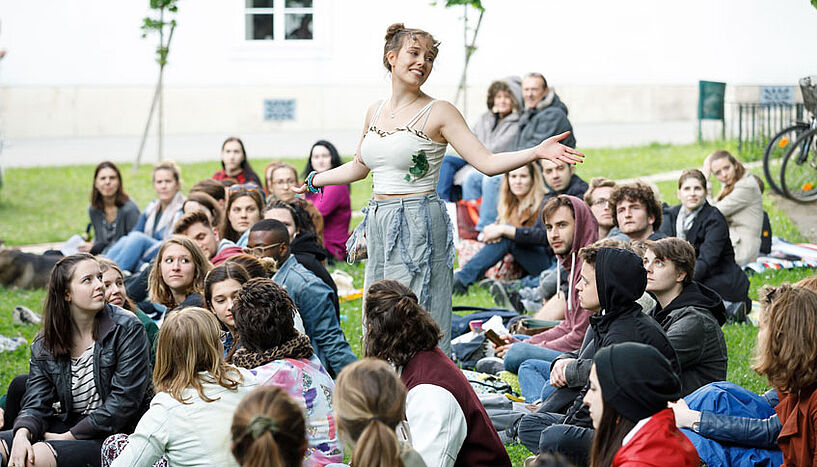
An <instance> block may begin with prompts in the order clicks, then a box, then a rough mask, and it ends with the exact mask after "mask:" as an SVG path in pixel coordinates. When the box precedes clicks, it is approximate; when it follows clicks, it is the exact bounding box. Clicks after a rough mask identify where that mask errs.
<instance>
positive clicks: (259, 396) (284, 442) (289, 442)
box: [230, 386, 307, 467]
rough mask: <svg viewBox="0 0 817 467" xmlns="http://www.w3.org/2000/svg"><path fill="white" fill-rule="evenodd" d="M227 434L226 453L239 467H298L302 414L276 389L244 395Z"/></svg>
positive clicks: (303, 441)
mask: <svg viewBox="0 0 817 467" xmlns="http://www.w3.org/2000/svg"><path fill="white" fill-rule="evenodd" d="M230 432H231V433H232V439H233V442H232V446H231V447H230V451H232V453H233V456H235V460H236V461H238V463H239V464H240V465H242V466H243V467H300V466H301V465H302V464H301V462H302V460H303V458H304V452H306V447H307V442H306V424H305V423H304V414H303V410H302V409H301V408H300V407H299V406H298V404H297V403H296V402H295V401H294V400H293V399H292V398H291V397H289V395H288V394H287V393H286V391H284V390H283V389H281V388H279V387H278V386H262V387H259V388H258V389H256V390H255V391H253V392H251V393H250V394H248V395H247V397H245V398H244V399H243V400H242V401H241V403H240V404H238V407H237V408H236V409H235V414H234V415H233V424H232V427H230ZM303 465H307V464H303Z"/></svg>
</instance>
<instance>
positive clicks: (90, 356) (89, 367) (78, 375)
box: [71, 344, 102, 415]
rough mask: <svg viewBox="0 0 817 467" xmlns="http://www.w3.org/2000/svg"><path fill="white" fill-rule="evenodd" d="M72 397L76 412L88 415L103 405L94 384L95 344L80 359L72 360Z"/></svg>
mask: <svg viewBox="0 0 817 467" xmlns="http://www.w3.org/2000/svg"><path fill="white" fill-rule="evenodd" d="M71 395H72V396H73V398H74V412H76V413H80V414H82V415H88V414H89V413H91V412H93V411H94V410H96V408H97V407H99V406H100V405H102V400H101V399H100V397H99V393H98V392H97V390H96V384H95V383H94V344H91V346H90V347H88V348H87V349H85V352H82V355H80V356H79V357H78V358H72V359H71Z"/></svg>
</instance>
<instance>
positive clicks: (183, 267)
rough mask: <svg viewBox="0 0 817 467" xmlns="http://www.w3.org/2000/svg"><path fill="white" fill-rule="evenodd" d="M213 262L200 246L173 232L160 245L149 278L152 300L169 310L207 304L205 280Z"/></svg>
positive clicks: (149, 290)
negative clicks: (204, 293)
mask: <svg viewBox="0 0 817 467" xmlns="http://www.w3.org/2000/svg"><path fill="white" fill-rule="evenodd" d="M212 268H213V265H212V264H210V261H208V260H207V256H205V255H204V252H203V251H202V250H201V248H199V245H198V244H197V243H196V242H194V241H193V240H191V239H190V238H189V237H185V236H184V235H173V236H172V237H170V238H169V239H167V240H166V241H165V242H164V243H163V244H162V246H161V247H160V248H159V253H158V254H157V258H156V262H155V263H153V267H152V269H151V270H150V276H149V277H148V292H149V293H150V300H151V301H152V302H154V303H158V304H160V305H164V306H166V307H167V309H168V311H170V310H172V309H174V308H177V307H178V308H184V307H187V306H204V299H203V298H202V293H203V292H204V279H205V278H206V277H207V273H208V272H209V271H210V269H212Z"/></svg>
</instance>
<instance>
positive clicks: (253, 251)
mask: <svg viewBox="0 0 817 467" xmlns="http://www.w3.org/2000/svg"><path fill="white" fill-rule="evenodd" d="M283 244H284V242H278V243H273V244H272V245H267V246H257V247H255V248H242V249H241V251H243V252H244V253H247V254H249V255H253V256H255V257H256V258H260V257H262V256H264V252H265V251H267V250H269V249H270V248H275V247H276V246H279V245H283Z"/></svg>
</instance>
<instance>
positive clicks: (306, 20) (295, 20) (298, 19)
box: [284, 13, 312, 39]
mask: <svg viewBox="0 0 817 467" xmlns="http://www.w3.org/2000/svg"><path fill="white" fill-rule="evenodd" d="M284 19H285V20H286V31H287V34H286V39H312V14H311V13H309V14H288V15H286V16H285V17H284Z"/></svg>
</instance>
